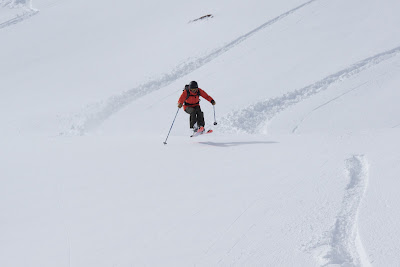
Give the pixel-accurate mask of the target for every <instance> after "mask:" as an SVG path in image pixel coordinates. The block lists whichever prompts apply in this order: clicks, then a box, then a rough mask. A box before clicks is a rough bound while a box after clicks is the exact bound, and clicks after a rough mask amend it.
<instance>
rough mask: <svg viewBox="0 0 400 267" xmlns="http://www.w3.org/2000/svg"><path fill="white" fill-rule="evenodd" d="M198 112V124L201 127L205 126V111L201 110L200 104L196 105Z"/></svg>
mask: <svg viewBox="0 0 400 267" xmlns="http://www.w3.org/2000/svg"><path fill="white" fill-rule="evenodd" d="M196 113H197V125H198V126H199V127H201V126H203V127H204V125H205V122H204V113H203V111H201V108H200V106H197V107H196Z"/></svg>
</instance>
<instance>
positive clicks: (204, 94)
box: [199, 88, 215, 105]
mask: <svg viewBox="0 0 400 267" xmlns="http://www.w3.org/2000/svg"><path fill="white" fill-rule="evenodd" d="M199 91H200V96H202V97H203V98H204V99H206V100H207V101H208V102H210V103H211V104H213V105H215V100H214V99H213V98H212V97H211V96H209V95H208V94H207V93H206V92H204V90H203V89H200V88H199Z"/></svg>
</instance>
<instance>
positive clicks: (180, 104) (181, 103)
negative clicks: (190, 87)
mask: <svg viewBox="0 0 400 267" xmlns="http://www.w3.org/2000/svg"><path fill="white" fill-rule="evenodd" d="M186 95H187V91H186V90H185V91H183V93H182V94H181V96H180V97H179V100H178V108H181V107H182V105H183V102H185V99H186Z"/></svg>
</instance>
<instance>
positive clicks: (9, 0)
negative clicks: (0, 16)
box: [0, 0, 39, 29]
mask: <svg viewBox="0 0 400 267" xmlns="http://www.w3.org/2000/svg"><path fill="white" fill-rule="evenodd" d="M1 7H9V8H13V9H16V8H20V9H22V13H20V14H16V15H15V17H14V18H11V19H9V20H7V21H4V22H1V23H0V29H3V28H6V27H8V26H11V25H14V24H17V23H19V22H21V21H24V20H26V19H28V18H30V17H32V16H34V15H36V14H37V13H39V10H37V9H35V8H33V7H32V1H31V0H4V1H2V2H1Z"/></svg>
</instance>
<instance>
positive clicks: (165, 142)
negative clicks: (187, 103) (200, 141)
mask: <svg viewBox="0 0 400 267" xmlns="http://www.w3.org/2000/svg"><path fill="white" fill-rule="evenodd" d="M178 112H179V108H178V110H177V111H176V114H175V118H174V120H173V121H172V125H171V128H169V132H168V135H167V138H165V141H164V145H166V144H167V139H168V137H169V133H170V132H171V129H172V126H174V122H175V119H176V116H177V115H178Z"/></svg>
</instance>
